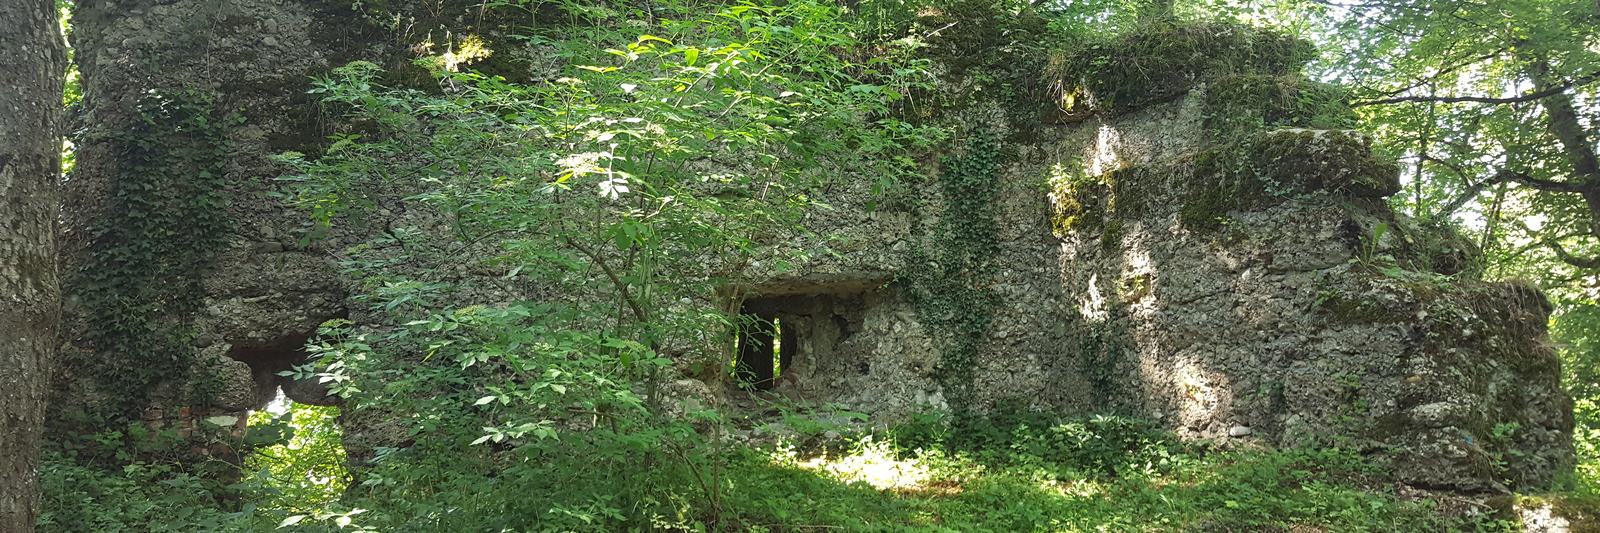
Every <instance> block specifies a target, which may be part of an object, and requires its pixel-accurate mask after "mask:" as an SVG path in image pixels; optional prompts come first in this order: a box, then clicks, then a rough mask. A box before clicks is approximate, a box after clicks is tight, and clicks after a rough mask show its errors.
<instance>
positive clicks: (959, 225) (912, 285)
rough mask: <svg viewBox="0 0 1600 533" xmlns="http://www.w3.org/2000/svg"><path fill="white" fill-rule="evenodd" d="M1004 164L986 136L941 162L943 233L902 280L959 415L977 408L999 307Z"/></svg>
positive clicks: (899, 280)
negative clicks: (980, 369) (977, 381)
mask: <svg viewBox="0 0 1600 533" xmlns="http://www.w3.org/2000/svg"><path fill="white" fill-rule="evenodd" d="M998 159H999V149H998V147H997V141H996V139H995V138H994V137H993V136H991V135H989V134H987V133H985V132H979V133H978V134H977V135H974V136H973V137H972V138H971V139H970V140H969V141H968V142H967V151H966V153H965V154H963V155H962V156H960V157H947V158H945V159H944V160H943V161H942V164H941V173H940V178H939V180H940V185H941V186H942V188H943V191H942V192H943V193H944V202H945V209H944V212H943V213H941V215H940V217H939V227H938V229H937V230H936V233H935V234H934V235H933V236H932V237H931V239H929V241H928V242H930V243H931V245H930V246H929V247H928V248H927V249H918V250H915V251H914V252H913V254H912V257H911V260H910V261H909V265H908V266H907V267H906V269H905V271H903V272H901V273H900V275H899V276H898V277H897V280H896V282H897V283H898V284H899V286H900V289H901V292H902V293H903V294H905V296H906V299H907V300H908V301H909V302H910V303H911V305H912V307H913V308H914V309H915V310H916V312H917V316H918V319H919V320H920V321H921V322H922V324H924V325H925V326H926V327H927V329H928V331H929V332H930V334H931V336H932V337H933V339H934V342H935V343H937V345H938V346H939V348H940V353H941V357H940V362H939V365H938V367H937V368H935V370H934V379H935V380H937V381H938V382H939V384H940V385H941V386H942V387H944V393H945V397H946V399H947V400H948V401H949V403H950V406H951V408H952V410H954V411H955V412H956V414H958V415H961V414H964V413H967V412H969V411H970V410H971V407H972V405H971V404H972V399H973V380H974V378H975V375H976V371H977V364H978V363H977V361H978V352H979V351H980V350H981V349H982V347H983V344H984V341H985V339H986V338H987V333H988V330H989V323H990V322H991V321H992V320H993V319H994V311H995V309H996V308H997V307H998V306H999V303H1000V296H999V294H998V293H996V292H995V289H994V286H993V281H994V278H995V275H996V273H997V271H998V264H997V261H996V258H995V256H996V255H997V254H998V253H999V251H1000V241H999V237H998V235H999V223H998V222H997V221H996V216H997V215H998V214H999V209H998V207H997V206H996V205H995V198H996V196H998V191H999V176H998V174H999V170H1000V167H999V163H998Z"/></svg>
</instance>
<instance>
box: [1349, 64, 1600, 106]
mask: <svg viewBox="0 0 1600 533" xmlns="http://www.w3.org/2000/svg"><path fill="white" fill-rule="evenodd" d="M1596 79H1600V72H1595V73H1591V74H1589V75H1587V76H1583V77H1581V78H1577V79H1573V80H1571V81H1568V82H1566V83H1563V84H1561V85H1558V86H1555V87H1551V88H1548V89H1544V90H1542V91H1534V92H1531V93H1527V94H1524V95H1522V96H1514V97H1511V98H1484V97H1480V96H1435V95H1428V96H1402V97H1398V98H1385V99H1382V100H1368V101H1365V102H1353V103H1351V104H1350V107H1362V106H1369V105H1385V104H1398V103H1404V102H1437V103H1441V104H1454V103H1461V102H1476V103H1480V104H1515V103H1521V102H1532V101H1534V100H1540V99H1544V98H1549V97H1551V96H1555V95H1558V94H1561V93H1564V92H1567V89H1571V88H1573V87H1576V86H1580V85H1587V84H1589V83H1591V82H1593V81H1595V80H1596Z"/></svg>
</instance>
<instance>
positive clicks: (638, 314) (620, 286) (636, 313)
mask: <svg viewBox="0 0 1600 533" xmlns="http://www.w3.org/2000/svg"><path fill="white" fill-rule="evenodd" d="M564 239H565V240H566V241H567V246H571V247H573V249H576V250H578V251H579V252H582V253H583V255H586V256H589V259H590V260H591V261H594V263H595V264H597V265H600V270H603V271H605V273H606V277H607V278H611V283H612V284H613V285H616V286H617V290H619V291H622V301H624V302H628V307H629V308H630V309H632V310H633V317H634V318H635V319H638V320H639V321H640V322H645V321H646V320H648V319H647V318H646V316H645V314H644V309H643V308H641V307H639V302H636V301H634V300H633V297H632V296H629V295H628V284H626V283H623V282H622V278H620V277H617V273H616V272H613V271H612V270H611V265H610V264H607V263H606V262H605V260H604V259H601V258H600V255H599V254H596V253H595V252H594V250H593V249H591V248H589V247H588V246H584V245H582V244H579V243H578V241H575V240H572V237H564Z"/></svg>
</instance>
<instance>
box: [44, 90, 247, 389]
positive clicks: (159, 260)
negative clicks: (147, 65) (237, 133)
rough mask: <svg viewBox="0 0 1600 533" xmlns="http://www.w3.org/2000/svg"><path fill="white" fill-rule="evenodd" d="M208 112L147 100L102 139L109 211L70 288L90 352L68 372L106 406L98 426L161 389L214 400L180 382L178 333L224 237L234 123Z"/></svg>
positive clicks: (186, 350)
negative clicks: (173, 386)
mask: <svg viewBox="0 0 1600 533" xmlns="http://www.w3.org/2000/svg"><path fill="white" fill-rule="evenodd" d="M216 108H217V98H216V96H215V94H214V93H210V92H205V91H198V90H194V89H151V90H149V91H148V92H147V93H145V95H144V96H143V97H142V98H140V99H139V101H138V102H137V103H136V104H135V107H134V115H133V117H132V119H133V120H132V121H131V123H130V124H129V125H128V126H127V127H125V128H123V129H121V130H119V131H116V132H114V133H111V134H110V135H109V137H110V140H111V143H110V144H111V146H112V147H113V148H112V149H113V156H114V158H115V165H116V168H117V174H116V175H115V176H114V177H113V178H112V179H113V183H112V185H111V187H110V190H109V192H110V194H111V195H112V197H111V199H110V206H109V210H108V211H107V213H106V216H104V217H101V218H100V219H99V220H101V221H102V222H101V223H100V224H99V225H97V226H94V227H92V228H90V231H91V232H92V233H91V236H92V239H93V241H92V244H91V245H90V247H89V250H88V254H87V257H86V260H85V261H84V262H83V263H82V265H81V266H80V268H79V270H78V272H77V273H76V276H77V280H76V282H75V283H73V284H72V285H71V287H73V288H74V289H75V293H76V294H75V296H76V297H77V298H78V299H79V300H80V302H81V305H82V306H83V308H84V309H87V310H88V316H87V317H86V319H87V322H86V324H85V328H84V329H85V332H86V334H87V336H88V338H89V340H90V341H91V342H92V343H93V346H94V351H93V353H91V354H77V355H76V356H75V357H76V358H78V359H79V360H73V361H69V363H71V366H73V367H75V368H77V369H78V371H79V372H83V373H85V374H87V375H88V376H90V377H92V378H93V379H94V380H95V384H96V385H97V386H98V388H99V392H100V393H102V394H103V395H104V397H105V398H106V403H105V404H104V405H103V406H102V409H103V412H101V413H99V414H101V415H104V416H108V417H111V418H132V417H135V416H137V415H138V414H139V413H140V411H142V410H143V409H145V408H146V407H147V406H148V405H149V403H150V400H151V397H152V395H153V394H154V393H155V392H156V391H157V389H158V388H159V387H160V386H161V385H162V384H163V383H167V382H172V383H183V382H192V383H198V384H200V385H198V386H195V387H192V388H191V390H188V391H174V392H181V393H186V394H188V395H189V398H188V399H189V400H191V401H193V402H194V403H202V402H204V401H205V399H206V398H207V397H208V396H209V395H210V394H214V393H215V392H216V391H215V390H206V389H208V388H211V387H214V386H215V385H214V384H213V385H209V386H208V385H206V384H207V383H208V380H193V379H190V378H192V377H193V376H191V372H192V371H193V367H194V363H195V350H194V348H193V347H192V346H191V344H192V343H191V340H192V338H191V337H192V334H191V333H190V331H189V329H188V325H187V317H189V316H191V315H192V314H193V313H194V312H195V311H196V310H198V309H199V307H200V304H201V301H202V298H203V297H204V294H205V291H204V288H203V287H202V286H201V279H202V277H203V275H204V272H205V270H206V268H208V267H209V266H210V265H211V263H212V260H213V259H214V258H215V256H216V251H217V250H218V249H219V248H221V247H222V246H223V244H224V243H226V242H227V235H228V231H229V227H230V224H229V219H228V214H227V210H226V205H225V203H224V200H223V198H222V196H221V194H220V190H221V189H222V187H223V185H224V180H223V165H224V158H225V157H226V156H227V151H228V144H227V139H228V131H229V130H230V129H231V128H232V127H234V126H236V125H238V124H239V123H241V122H243V121H244V117H243V116H242V115H239V114H238V113H235V112H225V113H218V112H217V111H216ZM90 358H92V360H89V359H90ZM212 381H214V380H212Z"/></svg>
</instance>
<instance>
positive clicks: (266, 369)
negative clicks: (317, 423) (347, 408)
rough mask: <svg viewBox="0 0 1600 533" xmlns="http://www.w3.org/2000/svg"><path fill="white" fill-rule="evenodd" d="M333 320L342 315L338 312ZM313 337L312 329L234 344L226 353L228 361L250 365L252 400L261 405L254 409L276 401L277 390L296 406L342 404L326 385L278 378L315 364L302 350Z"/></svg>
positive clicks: (314, 380) (309, 379)
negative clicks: (253, 398) (253, 383)
mask: <svg viewBox="0 0 1600 533" xmlns="http://www.w3.org/2000/svg"><path fill="white" fill-rule="evenodd" d="M335 318H344V316H343V314H342V313H341V316H338V317H335ZM315 334H316V331H315V330H312V331H304V332H294V333H288V334H284V335H281V336H278V337H275V338H272V339H267V340H264V341H260V342H248V343H237V344H234V345H233V347H232V348H230V349H229V350H228V358H230V359H234V360H236V361H239V362H242V363H244V364H246V365H249V366H250V374H251V377H252V378H254V380H255V383H256V395H255V397H256V398H257V399H258V401H259V402H260V403H261V405H258V406H257V408H261V407H265V405H266V403H267V402H270V401H272V399H273V398H276V397H277V395H278V390H279V389H282V390H283V395H284V397H286V398H288V399H290V400H293V401H294V402H296V403H302V404H306V405H318V406H340V405H343V404H344V399H343V398H340V397H339V396H337V395H334V394H330V393H329V392H328V387H327V385H326V384H324V383H320V382H319V381H318V380H317V379H316V378H315V377H312V378H307V379H299V380H297V379H294V378H293V377H292V376H284V375H280V374H281V373H284V372H292V371H293V370H294V369H295V367H299V366H302V365H306V364H310V363H314V362H315V361H313V360H312V359H311V354H310V353H309V352H307V351H306V349H305V346H306V342H307V341H309V340H311V337H312V336H313V335H315Z"/></svg>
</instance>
